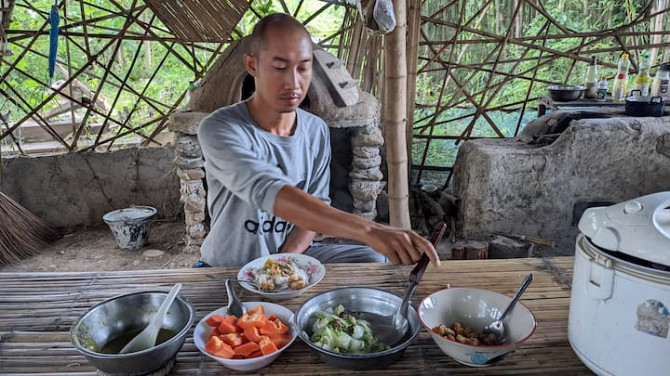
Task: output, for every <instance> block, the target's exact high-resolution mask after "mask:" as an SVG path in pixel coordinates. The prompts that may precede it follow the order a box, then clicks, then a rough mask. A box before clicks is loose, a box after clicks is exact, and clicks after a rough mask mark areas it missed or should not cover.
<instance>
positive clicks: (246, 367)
mask: <svg viewBox="0 0 670 376" xmlns="http://www.w3.org/2000/svg"><path fill="white" fill-rule="evenodd" d="M259 305H262V306H263V308H264V309H265V314H266V315H268V316H269V315H271V314H273V313H274V314H275V315H277V316H278V317H279V318H280V319H281V321H283V322H284V323H285V324H286V325H290V327H291V341H290V342H289V343H287V344H286V345H285V346H284V347H282V348H281V349H279V350H277V351H275V352H273V353H272V354H268V355H263V356H260V357H258V358H251V359H225V358H219V357H218V356H214V355H212V354H210V353H208V352H207V350H205V345H206V344H207V341H208V340H209V333H211V332H212V329H214V328H213V327H211V326H209V325H207V324H206V323H205V322H206V321H207V319H208V318H209V317H210V316H212V315H216V314H218V315H221V316H225V315H226V312H227V311H228V308H227V307H221V308H219V309H217V310H216V311H212V312H210V313H208V314H207V316H205V317H203V318H202V320H200V321H199V322H198V324H197V325H196V326H195V330H194V331H193V342H194V343H195V346H196V347H197V348H198V350H200V351H201V352H202V353H203V354H205V355H207V356H208V357H210V358H212V359H214V360H216V361H217V362H219V363H221V364H223V365H224V366H226V367H228V368H230V369H234V370H237V371H253V370H257V369H259V368H263V367H265V366H267V365H268V364H270V363H272V362H273V361H274V360H275V359H277V357H279V355H280V354H281V353H282V351H284V350H286V349H287V348H289V346H291V344H292V343H293V341H295V339H296V338H297V337H298V330H297V329H296V327H295V324H294V323H293V321H294V319H293V312H292V311H291V310H289V309H288V308H286V307H284V306H281V305H279V304H274V303H266V302H245V303H244V306H245V307H247V309H252V308H254V307H256V306H259Z"/></svg>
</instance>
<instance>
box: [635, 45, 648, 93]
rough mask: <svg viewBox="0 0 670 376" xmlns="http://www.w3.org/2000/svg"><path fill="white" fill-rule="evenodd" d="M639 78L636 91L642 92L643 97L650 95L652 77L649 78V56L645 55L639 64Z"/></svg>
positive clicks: (636, 81) (637, 78)
mask: <svg viewBox="0 0 670 376" xmlns="http://www.w3.org/2000/svg"><path fill="white" fill-rule="evenodd" d="M638 65H639V66H638V72H637V77H635V89H636V90H640V92H642V94H641V95H642V96H644V97H646V96H648V95H649V85H650V84H651V77H649V54H648V53H646V52H645V53H644V54H643V55H642V58H641V59H640V64H638Z"/></svg>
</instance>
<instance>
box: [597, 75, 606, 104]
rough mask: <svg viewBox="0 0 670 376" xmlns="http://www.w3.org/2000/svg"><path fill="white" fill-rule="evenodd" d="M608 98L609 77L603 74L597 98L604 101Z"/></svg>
mask: <svg viewBox="0 0 670 376" xmlns="http://www.w3.org/2000/svg"><path fill="white" fill-rule="evenodd" d="M606 99H607V79H606V78H605V76H603V77H602V78H601V79H600V82H598V90H597V91H596V100H597V101H598V102H604V101H605V100H606Z"/></svg>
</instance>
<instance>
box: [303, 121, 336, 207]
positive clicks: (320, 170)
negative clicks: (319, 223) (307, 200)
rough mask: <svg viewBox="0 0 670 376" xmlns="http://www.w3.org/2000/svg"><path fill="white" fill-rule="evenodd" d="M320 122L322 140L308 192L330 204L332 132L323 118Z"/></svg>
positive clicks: (318, 145) (318, 146)
mask: <svg viewBox="0 0 670 376" xmlns="http://www.w3.org/2000/svg"><path fill="white" fill-rule="evenodd" d="M319 120H320V119H319ZM320 122H321V125H322V126H321V128H320V131H321V132H322V137H320V138H319V140H320V142H319V143H318V144H317V145H316V147H317V148H318V149H317V158H315V164H316V166H315V168H314V176H313V177H312V184H310V186H309V187H308V188H307V193H310V194H311V195H313V196H315V197H317V198H318V199H320V200H321V201H323V202H325V203H326V204H329V205H330V158H331V152H330V132H329V128H328V125H327V124H326V123H325V122H323V121H322V120H320Z"/></svg>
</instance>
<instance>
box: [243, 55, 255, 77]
mask: <svg viewBox="0 0 670 376" xmlns="http://www.w3.org/2000/svg"><path fill="white" fill-rule="evenodd" d="M242 60H243V61H244V68H245V69H246V70H247V73H249V74H250V75H252V76H254V77H256V58H254V57H253V55H251V54H244V56H243V57H242Z"/></svg>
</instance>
